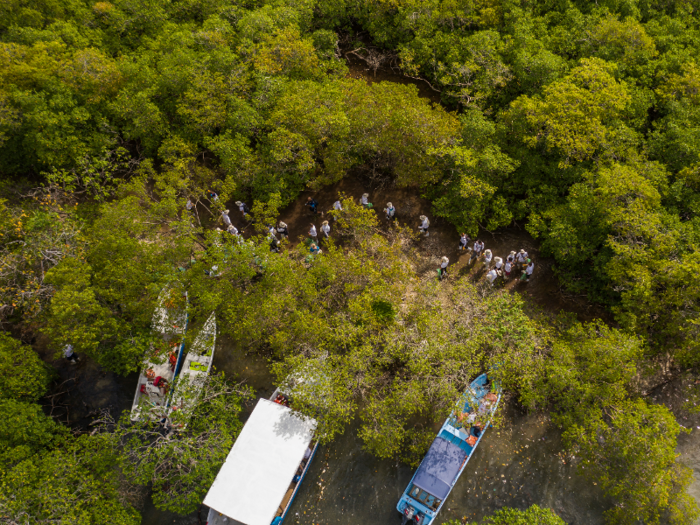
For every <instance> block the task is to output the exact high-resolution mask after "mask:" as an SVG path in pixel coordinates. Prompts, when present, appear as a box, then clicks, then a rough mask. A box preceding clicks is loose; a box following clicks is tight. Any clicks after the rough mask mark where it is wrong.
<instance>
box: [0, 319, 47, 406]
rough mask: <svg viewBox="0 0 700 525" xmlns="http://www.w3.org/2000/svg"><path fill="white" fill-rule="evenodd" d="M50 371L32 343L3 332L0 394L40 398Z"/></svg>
mask: <svg viewBox="0 0 700 525" xmlns="http://www.w3.org/2000/svg"><path fill="white" fill-rule="evenodd" d="M50 380H51V373H50V371H49V369H48V368H47V366H46V365H45V364H44V363H43V362H42V361H41V359H40V358H39V356H38V355H37V354H36V352H34V350H33V349H32V347H30V346H28V345H24V344H22V343H21V342H20V341H18V340H16V339H13V338H12V337H10V336H9V335H8V334H6V333H4V332H3V333H0V398H8V399H19V400H23V401H30V402H31V401H37V400H38V399H39V398H40V397H42V396H43V395H44V394H45V393H46V390H47V389H48V385H49V381H50Z"/></svg>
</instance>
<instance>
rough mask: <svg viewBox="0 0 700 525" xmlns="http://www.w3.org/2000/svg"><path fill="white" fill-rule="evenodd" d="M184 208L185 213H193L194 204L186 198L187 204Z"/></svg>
mask: <svg viewBox="0 0 700 525" xmlns="http://www.w3.org/2000/svg"><path fill="white" fill-rule="evenodd" d="M185 207H186V208H187V211H194V203H193V202H192V199H190V198H189V197H188V198H187V204H185Z"/></svg>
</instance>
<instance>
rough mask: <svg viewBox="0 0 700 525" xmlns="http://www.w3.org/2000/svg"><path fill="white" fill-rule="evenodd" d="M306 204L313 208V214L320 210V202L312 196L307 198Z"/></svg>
mask: <svg viewBox="0 0 700 525" xmlns="http://www.w3.org/2000/svg"><path fill="white" fill-rule="evenodd" d="M304 206H308V207H309V209H310V210H311V213H313V214H316V213H317V212H318V202H317V201H316V200H315V199H313V198H311V197H308V198H307V199H306V203H305V204H304Z"/></svg>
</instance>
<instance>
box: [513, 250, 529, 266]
mask: <svg viewBox="0 0 700 525" xmlns="http://www.w3.org/2000/svg"><path fill="white" fill-rule="evenodd" d="M515 261H516V262H517V263H518V264H525V263H527V252H526V251H525V250H522V249H521V250H520V251H519V252H518V254H517V255H516V256H515Z"/></svg>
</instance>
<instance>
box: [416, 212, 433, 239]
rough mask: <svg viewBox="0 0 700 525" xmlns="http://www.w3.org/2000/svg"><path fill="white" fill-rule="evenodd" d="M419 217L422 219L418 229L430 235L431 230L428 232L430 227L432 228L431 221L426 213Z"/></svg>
mask: <svg viewBox="0 0 700 525" xmlns="http://www.w3.org/2000/svg"><path fill="white" fill-rule="evenodd" d="M418 218H419V219H420V226H418V231H419V232H421V233H424V234H425V236H426V237H427V236H428V235H430V232H428V228H430V221H429V220H428V217H426V216H425V215H421V216H420V217H418Z"/></svg>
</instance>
